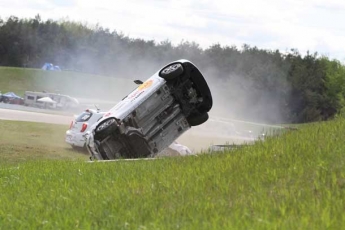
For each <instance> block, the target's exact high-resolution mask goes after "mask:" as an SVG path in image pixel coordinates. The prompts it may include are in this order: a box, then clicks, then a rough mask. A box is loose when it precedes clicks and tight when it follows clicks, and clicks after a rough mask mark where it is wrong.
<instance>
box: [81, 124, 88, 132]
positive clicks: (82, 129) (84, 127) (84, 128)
mask: <svg viewBox="0 0 345 230" xmlns="http://www.w3.org/2000/svg"><path fill="white" fill-rule="evenodd" d="M86 129H87V123H83V126H82V127H81V130H80V132H84V131H85V130H86Z"/></svg>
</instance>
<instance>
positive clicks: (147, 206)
mask: <svg viewBox="0 0 345 230" xmlns="http://www.w3.org/2000/svg"><path fill="white" fill-rule="evenodd" d="M5 123H6V124H7V122H5ZM0 124H1V126H2V128H3V127H4V123H3V122H0ZM8 124H9V125H12V129H13V132H12V134H11V135H9V136H8V138H13V136H14V135H15V130H17V128H18V126H17V125H15V123H8ZM20 124H21V123H20ZM37 125H39V124H37ZM14 126H16V127H14ZM47 127H52V128H54V129H56V127H57V126H53V125H45V129H47ZM41 128H43V127H41ZM41 128H39V127H38V128H37V127H28V129H29V130H35V132H37V133H40V132H41V134H42V135H43V133H44V131H42V130H41V131H39V130H40V129H41ZM47 133H49V130H47ZM16 135H17V136H18V144H16V141H15V140H9V139H8V138H7V136H6V135H4V134H2V136H1V141H2V143H1V146H3V143H12V144H13V146H23V142H25V141H24V139H26V140H31V139H30V138H29V136H28V134H25V133H24V132H19V131H18V132H17V134H16ZM58 136H59V135H58V134H56V137H58ZM344 136H345V120H343V119H337V120H335V121H331V122H324V123H317V124H311V125H308V126H305V127H303V128H301V129H299V130H298V131H293V132H287V133H285V134H283V135H281V136H279V137H272V138H268V139H267V140H266V141H264V142H257V143H256V144H255V145H252V146H245V147H243V148H240V149H237V150H234V151H231V152H227V153H218V154H217V153H214V154H205V155H199V156H190V157H175V158H163V159H158V160H154V161H121V162H108V163H103V162H98V163H96V162H94V163H87V162H85V161H83V160H82V161H79V160H73V161H72V160H70V159H66V158H64V157H62V158H60V159H59V160H51V159H49V158H47V157H44V155H39V156H37V157H35V158H32V159H30V160H26V161H23V160H19V161H18V160H15V159H17V158H20V157H21V154H23V153H22V152H20V151H21V150H18V154H17V155H11V154H13V152H12V150H11V149H8V150H7V156H8V158H6V162H5V163H1V164H0V166H1V170H0V187H1V190H0V191H1V195H0V229H342V228H343V226H344V223H345V201H344V199H345V198H344V197H345V167H344V166H345V157H344V153H345V145H344V143H343V139H344ZM37 141H38V140H37V139H32V140H31V141H30V143H31V144H32V145H35V143H38V142H37ZM60 144H61V145H60ZM60 144H59V143H58V141H56V143H54V144H52V146H50V145H48V146H46V147H44V148H47V149H46V150H45V151H46V155H48V154H54V153H52V152H51V151H53V150H56V149H57V150H56V151H62V152H63V151H65V150H63V149H64V147H61V146H62V143H60ZM53 145H57V146H55V147H54V146H53ZM35 146H36V145H35ZM58 146H60V147H58ZM1 148H2V149H1V154H2V152H3V148H4V147H1ZM44 148H43V149H44ZM39 149H41V147H40V145H37V146H36V147H35V149H33V150H32V152H33V153H35V151H36V150H39ZM30 151H31V150H30ZM39 151H40V150H39ZM10 158H12V160H11V161H10V160H9V159H10ZM0 159H3V158H0ZM73 159H80V158H79V157H77V158H73Z"/></svg>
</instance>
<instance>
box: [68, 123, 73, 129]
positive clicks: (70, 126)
mask: <svg viewBox="0 0 345 230" xmlns="http://www.w3.org/2000/svg"><path fill="white" fill-rule="evenodd" d="M72 126H73V121H71V124H70V125H69V129H71V128H72Z"/></svg>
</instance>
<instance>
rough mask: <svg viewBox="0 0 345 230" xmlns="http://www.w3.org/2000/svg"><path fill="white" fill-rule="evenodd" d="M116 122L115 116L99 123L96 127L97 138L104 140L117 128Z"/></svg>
mask: <svg viewBox="0 0 345 230" xmlns="http://www.w3.org/2000/svg"><path fill="white" fill-rule="evenodd" d="M115 122H116V121H115V118H110V119H107V120H105V121H103V122H102V123H101V124H99V125H98V126H97V127H96V129H95V139H96V140H103V139H104V138H106V137H107V136H109V135H110V134H111V133H112V132H114V131H115V130H116V126H115Z"/></svg>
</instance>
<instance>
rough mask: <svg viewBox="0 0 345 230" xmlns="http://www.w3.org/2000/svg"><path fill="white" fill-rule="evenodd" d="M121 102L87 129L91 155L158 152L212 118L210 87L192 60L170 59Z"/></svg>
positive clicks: (141, 155) (151, 154)
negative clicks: (209, 116)
mask: <svg viewBox="0 0 345 230" xmlns="http://www.w3.org/2000/svg"><path fill="white" fill-rule="evenodd" d="M136 82H137V83H139V84H140V85H139V87H138V88H136V89H135V90H134V91H133V92H131V93H130V94H129V95H127V96H126V97H125V98H123V99H122V101H120V102H119V103H118V104H117V105H115V106H114V107H113V108H112V109H111V110H110V111H109V112H108V113H106V114H105V115H104V116H103V118H102V119H100V120H99V121H98V122H97V123H96V124H95V125H94V126H93V129H92V130H91V131H90V132H89V133H88V135H87V142H86V147H87V149H88V151H89V153H90V154H91V158H93V159H98V160H110V159H119V158H144V157H154V156H156V155H157V154H158V153H159V152H161V151H162V150H164V149H165V148H167V147H168V146H169V145H170V144H172V143H173V142H174V141H175V140H176V139H177V138H178V137H179V136H181V135H182V134H183V133H184V132H185V131H186V130H188V129H189V128H190V127H191V126H197V125H200V124H202V123H204V122H205V121H207V119H208V112H209V111H210V109H211V108H212V96H211V92H210V89H209V87H208V85H207V83H206V81H205V79H204V77H203V75H202V74H201V73H200V71H199V70H198V69H197V67H196V66H195V65H194V64H192V63H191V62H190V61H188V60H178V61H175V62H173V63H170V64H168V65H167V66H165V67H164V68H162V69H161V70H159V71H158V72H157V73H155V74H154V75H153V76H151V77H150V78H149V79H148V80H147V81H145V82H141V81H136Z"/></svg>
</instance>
